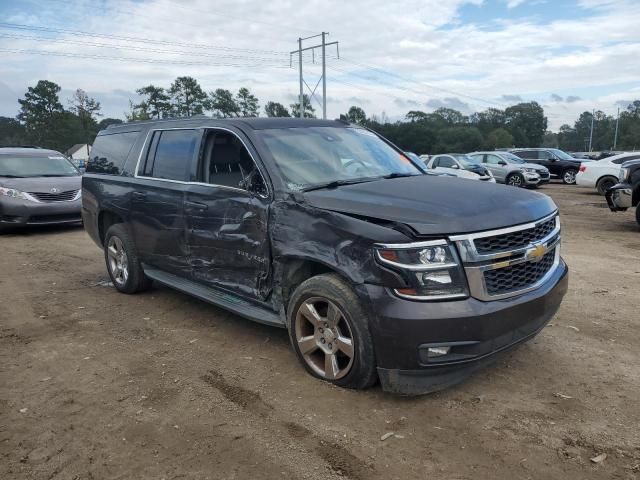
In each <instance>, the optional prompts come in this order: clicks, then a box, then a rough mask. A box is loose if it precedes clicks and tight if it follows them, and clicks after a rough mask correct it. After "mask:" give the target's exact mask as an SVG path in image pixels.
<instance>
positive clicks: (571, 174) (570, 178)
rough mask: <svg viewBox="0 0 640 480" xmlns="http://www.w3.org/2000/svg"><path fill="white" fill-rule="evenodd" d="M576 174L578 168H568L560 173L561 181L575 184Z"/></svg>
mask: <svg viewBox="0 0 640 480" xmlns="http://www.w3.org/2000/svg"><path fill="white" fill-rule="evenodd" d="M577 174H578V170H576V169H575V168H569V169H567V170H565V171H564V172H563V173H562V181H563V182H564V183H566V184H567V185H575V183H576V175H577Z"/></svg>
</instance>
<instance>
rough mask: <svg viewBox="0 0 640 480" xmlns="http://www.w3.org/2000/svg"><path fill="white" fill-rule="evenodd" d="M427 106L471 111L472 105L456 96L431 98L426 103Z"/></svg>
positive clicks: (464, 111) (465, 111)
mask: <svg viewBox="0 0 640 480" xmlns="http://www.w3.org/2000/svg"><path fill="white" fill-rule="evenodd" d="M426 105H427V107H429V108H433V109H434V110H435V109H438V108H453V109H454V110H459V111H460V112H463V113H470V112H471V110H472V109H471V107H470V106H469V104H468V103H466V102H463V101H462V100H460V99H459V98H456V97H447V98H443V99H435V98H434V99H431V100H429V101H428V102H427V103H426Z"/></svg>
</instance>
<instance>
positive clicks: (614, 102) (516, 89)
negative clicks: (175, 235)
mask: <svg viewBox="0 0 640 480" xmlns="http://www.w3.org/2000/svg"><path fill="white" fill-rule="evenodd" d="M639 25H640V0H421V1H418V0H393V1H389V0H384V1H382V0H367V1H364V0H349V1H344V0H307V1H305V2H299V1H294V0H271V1H269V2H265V1H264V0H215V1H212V0H20V1H11V0H0V58H1V59H2V60H1V61H0V115H2V116H11V117H13V116H15V115H16V114H17V113H18V109H19V105H18V102H17V100H18V98H22V97H23V96H24V93H25V91H26V89H27V87H29V86H33V85H35V84H36V83H37V81H38V80H41V79H46V80H50V81H53V82H56V83H57V84H59V85H60V86H61V87H62V91H61V94H60V96H61V99H62V103H63V104H65V105H68V99H69V98H70V97H71V95H72V93H73V91H74V90H75V89H77V88H82V89H83V90H85V91H86V92H87V93H88V94H89V95H90V96H92V97H94V98H95V99H96V100H98V101H100V103H101V105H102V113H103V115H104V116H105V117H115V118H124V114H125V112H127V111H129V101H130V100H132V101H133V102H137V101H138V100H139V97H138V96H137V95H136V93H135V90H136V89H137V88H140V87H142V86H145V85H149V84H154V85H157V86H163V87H168V86H169V85H170V84H171V82H172V81H173V80H174V79H175V78H176V77H177V76H183V75H189V76H193V77H195V78H196V79H198V81H199V82H200V84H201V85H202V87H203V88H204V90H205V91H212V90H215V89H216V88H226V89H230V90H232V91H237V89H238V88H240V87H248V88H249V89H250V90H252V91H253V92H254V93H255V94H256V95H257V96H258V98H259V99H260V101H261V106H264V104H265V103H266V102H267V101H269V100H272V101H278V102H281V103H283V104H285V105H287V106H288V105H289V104H290V103H292V102H294V101H296V96H297V94H298V89H299V86H298V63H297V58H296V56H294V57H293V59H291V56H290V53H289V52H291V51H293V50H296V49H297V46H298V38H299V37H308V36H312V35H315V34H318V33H320V32H322V31H323V30H324V31H326V32H329V35H328V37H327V42H334V41H338V42H339V58H338V55H337V52H336V47H335V45H334V46H329V47H327V117H328V118H337V117H338V116H339V115H340V114H341V113H345V112H346V111H347V110H348V108H349V106H351V105H357V106H359V107H361V108H363V109H364V110H365V112H366V113H367V114H368V115H373V114H375V115H377V116H378V117H381V116H382V115H385V116H386V117H388V118H389V119H391V120H397V119H402V118H403V117H404V115H405V114H406V112H408V111H409V110H422V111H426V112H429V111H433V110H434V109H436V108H439V107H452V108H456V109H458V110H460V111H462V112H463V113H465V114H470V113H472V112H474V111H481V110H485V109H487V108H489V107H495V108H506V107H507V106H509V105H512V104H515V103H518V102H521V101H532V100H535V101H537V102H539V103H540V104H541V105H543V107H544V109H545V113H546V115H547V117H548V120H549V129H551V130H554V131H555V130H557V129H558V128H559V127H560V125H562V124H564V123H569V124H573V122H574V121H575V119H576V118H577V116H578V115H579V114H580V113H581V112H583V111H590V110H592V109H596V110H598V109H599V110H602V111H604V112H605V113H607V114H610V115H615V114H616V111H617V108H618V107H621V108H625V106H626V105H627V104H628V103H630V102H631V101H633V100H635V99H640V61H638V59H639V58H640V28H638V26H639ZM319 41H320V39H319V38H312V39H308V40H305V41H303V47H308V46H312V45H315V44H317V43H318V42H319ZM319 59H320V50H316V51H315V55H314V56H313V57H312V55H311V52H310V51H307V52H305V56H304V58H303V62H302V63H303V70H304V76H305V81H306V83H307V84H308V86H309V87H310V88H311V89H313V88H314V87H315V85H316V84H317V82H318V80H319V78H320V74H321V68H320V63H319ZM305 91H306V90H305ZM321 92H322V88H321V86H318V87H317V90H316V94H317V100H321V95H318V94H321ZM314 106H315V107H316V112H317V113H320V114H321V112H322V109H321V107H320V105H319V104H318V103H314ZM262 114H264V113H262Z"/></svg>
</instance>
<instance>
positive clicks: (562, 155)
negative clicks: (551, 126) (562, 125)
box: [551, 148, 576, 160]
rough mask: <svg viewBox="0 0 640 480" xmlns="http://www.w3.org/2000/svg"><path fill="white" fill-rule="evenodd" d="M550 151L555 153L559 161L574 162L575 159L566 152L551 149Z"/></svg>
mask: <svg viewBox="0 0 640 480" xmlns="http://www.w3.org/2000/svg"><path fill="white" fill-rule="evenodd" d="M551 151H552V152H553V153H555V154H556V156H557V157H558V158H559V159H560V160H576V158H575V157H572V156H571V155H569V154H568V153H567V152H563V151H562V150H558V149H557V148H552V149H551Z"/></svg>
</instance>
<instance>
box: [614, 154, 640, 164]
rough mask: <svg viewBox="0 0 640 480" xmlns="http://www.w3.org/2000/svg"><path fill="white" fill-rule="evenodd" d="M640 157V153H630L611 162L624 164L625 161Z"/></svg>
mask: <svg viewBox="0 0 640 480" xmlns="http://www.w3.org/2000/svg"><path fill="white" fill-rule="evenodd" d="M638 158H640V155H629V156H628V157H623V158H618V159H616V160H613V161H612V162H611V163H615V164H616V165H622V164H623V163H624V162H628V161H629V160H637V159H638Z"/></svg>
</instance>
